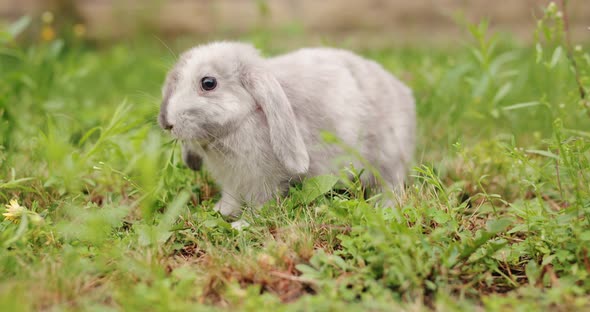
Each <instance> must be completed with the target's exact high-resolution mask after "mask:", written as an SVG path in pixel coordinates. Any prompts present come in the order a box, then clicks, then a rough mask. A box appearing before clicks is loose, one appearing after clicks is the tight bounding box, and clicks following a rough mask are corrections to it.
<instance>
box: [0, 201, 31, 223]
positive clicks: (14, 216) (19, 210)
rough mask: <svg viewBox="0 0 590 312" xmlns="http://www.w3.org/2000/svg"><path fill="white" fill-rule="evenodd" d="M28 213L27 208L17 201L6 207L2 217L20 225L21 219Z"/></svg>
mask: <svg viewBox="0 0 590 312" xmlns="http://www.w3.org/2000/svg"><path fill="white" fill-rule="evenodd" d="M26 211H27V208H25V207H23V206H21V205H19V203H18V202H17V201H16V199H13V200H11V201H10V203H9V204H8V205H6V212H5V213H3V214H2V215H3V216H4V219H5V220H9V221H12V222H14V223H18V221H19V220H20V218H21V217H22V215H23V213H25V212H26Z"/></svg>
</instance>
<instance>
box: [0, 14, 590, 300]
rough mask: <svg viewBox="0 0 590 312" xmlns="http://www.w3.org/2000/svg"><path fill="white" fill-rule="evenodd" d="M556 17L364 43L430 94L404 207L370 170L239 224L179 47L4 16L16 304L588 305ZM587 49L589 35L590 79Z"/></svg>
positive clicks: (4, 294)
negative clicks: (183, 108)
mask: <svg viewBox="0 0 590 312" xmlns="http://www.w3.org/2000/svg"><path fill="white" fill-rule="evenodd" d="M551 18H552V15H551V12H550V11H548V13H547V16H546V18H545V22H546V23H545V24H543V25H540V29H539V37H538V38H537V40H538V43H539V45H538V46H537V47H535V46H527V45H521V44H518V43H516V42H513V41H512V40H510V39H509V38H507V37H505V36H496V35H494V34H489V33H488V32H487V30H486V27H485V23H482V24H480V25H473V26H468V27H467V28H466V29H467V30H469V34H466V35H465V37H464V38H463V40H462V44H461V45H458V46H454V47H451V48H449V47H447V48H444V47H438V48H433V47H423V46H396V47H392V48H391V49H381V50H374V49H373V50H362V51H358V52H359V53H362V54H364V55H365V56H367V57H369V58H372V59H375V60H377V61H378V62H380V63H381V64H383V65H384V66H385V67H386V68H387V69H388V70H391V71H392V72H393V73H395V74H396V75H397V76H399V77H400V78H401V79H402V80H404V81H405V82H406V83H407V84H409V85H410V86H411V87H412V88H413V89H414V91H415V95H416V98H417V109H418V115H419V144H418V146H419V147H418V151H417V156H416V160H415V167H414V170H413V171H412V176H413V178H412V180H411V181H410V183H409V184H408V186H407V188H406V191H405V193H404V194H403V196H402V198H400V202H399V207H397V208H396V209H383V210H379V209H374V208H372V207H371V205H369V204H368V203H367V202H366V200H364V199H363V196H362V193H363V190H362V188H361V187H360V186H359V185H358V183H356V182H355V181H352V182H350V183H347V184H346V185H345V191H344V192H335V191H332V187H333V186H334V182H335V181H334V179H332V178H330V177H322V178H318V179H314V180H311V181H307V182H305V183H304V184H303V185H302V186H299V187H295V188H293V189H292V190H291V192H290V195H289V196H288V197H286V198H281V199H277V200H276V201H273V202H272V203H269V204H268V205H267V206H266V207H264V208H263V209H262V210H261V212H260V214H259V215H258V216H256V217H253V216H252V215H250V214H248V213H247V214H246V216H245V217H246V219H248V220H249V222H250V223H251V224H252V226H251V227H250V228H248V229H247V230H245V231H241V232H238V231H235V230H233V229H231V227H230V225H229V224H228V223H227V222H226V221H225V220H224V219H223V218H221V217H220V216H219V215H217V214H216V213H214V212H213V211H212V204H213V203H214V202H215V200H216V199H217V194H216V193H217V189H216V187H215V185H214V181H212V180H211V179H210V178H209V176H208V175H207V173H206V172H198V173H194V172H191V171H190V170H188V169H187V168H185V167H184V165H183V164H182V162H181V160H180V157H179V151H178V147H177V146H176V145H175V144H174V143H173V142H170V139H169V138H168V137H167V136H166V135H165V134H163V133H162V131H161V130H160V129H159V128H158V127H157V125H156V122H155V117H156V114H157V111H158V104H159V101H160V95H159V90H160V86H161V84H162V80H163V77H164V74H165V72H166V70H167V69H168V68H169V67H170V65H171V64H172V63H173V61H174V56H173V55H171V54H170V53H169V51H168V50H167V49H166V48H165V47H163V46H162V44H160V43H159V42H158V41H157V40H147V42H146V41H141V40H138V41H130V42H126V43H117V44H114V45H109V46H103V47H100V48H98V47H94V48H93V47H92V46H90V45H87V44H81V43H80V42H78V41H76V40H73V39H71V38H70V39H67V40H62V39H60V38H56V39H51V40H48V41H47V42H37V43H29V44H24V43H15V42H14V41H13V40H12V39H10V38H11V37H12V36H13V35H14V34H15V33H17V32H18V28H19V27H17V26H18V25H16V26H13V27H12V28H6V29H7V30H8V31H7V32H6V33H5V34H4V35H3V36H0V38H6V39H2V40H4V41H3V43H2V48H1V50H0V73H2V83H1V84H0V116H1V117H0V118H1V119H0V202H1V203H5V204H8V203H9V201H10V200H12V199H15V200H17V201H18V203H13V207H12V208H9V207H8V206H6V207H4V205H2V208H0V212H2V213H7V214H9V213H10V214H9V218H5V220H3V221H1V222H0V245H1V247H0V248H1V249H0V306H1V307H2V309H6V310H7V311H20V310H22V311H27V310H84V311H86V310H101V311H102V310H150V311H159V310H163V311H169V310H181V311H184V310H216V309H220V308H226V309H239V310H259V309H260V308H261V307H265V309H268V310H338V309H347V310H391V309H404V310H431V309H437V310H445V311H446V310H466V309H467V310H475V309H485V310H490V311H504V310H519V311H530V310H540V309H543V310H546V309H557V310H582V309H590V278H589V275H590V255H588V249H589V247H590V183H589V182H590V181H589V180H590V152H589V150H590V120H589V119H590V115H589V109H588V107H587V106H586V105H587V102H584V101H583V100H581V99H580V95H579V93H578V85H577V83H576V80H575V79H574V74H573V70H574V68H573V67H572V66H571V63H570V61H569V60H568V58H567V56H566V54H567V53H566V52H567V47H566V45H565V44H564V41H563V38H562V36H561V34H562V32H561V30H560V28H559V27H557V26H554V25H553V26H552V24H550V23H549V22H551V21H552V20H551ZM11 31H12V32H11ZM246 39H249V40H252V41H254V42H256V43H257V44H258V46H259V47H260V48H261V49H262V50H264V51H267V52H268V51H270V53H278V52H281V51H282V50H281V48H280V47H277V46H276V45H271V43H270V42H272V40H271V39H268V38H267V37H265V35H264V34H254V35H253V36H250V37H248V38H246ZM303 42H305V41H303ZM302 45H303V43H302ZM179 49H180V47H175V49H174V50H179ZM586 51H587V50H585V49H584V48H583V47H581V48H580V49H578V48H575V49H573V54H574V57H575V59H576V60H577V70H578V72H579V74H580V78H581V79H580V81H581V83H582V84H583V86H584V87H585V89H586V90H588V88H589V86H590V56H589V54H588V52H586ZM344 170H346V169H344ZM348 170H352V171H353V172H355V173H356V174H357V175H358V174H359V172H358V171H357V170H356V169H354V168H352V169H348Z"/></svg>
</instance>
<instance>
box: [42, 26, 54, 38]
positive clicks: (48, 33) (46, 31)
mask: <svg viewBox="0 0 590 312" xmlns="http://www.w3.org/2000/svg"><path fill="white" fill-rule="evenodd" d="M54 38H55V30H53V27H51V26H43V29H41V39H43V41H51V40H53V39H54Z"/></svg>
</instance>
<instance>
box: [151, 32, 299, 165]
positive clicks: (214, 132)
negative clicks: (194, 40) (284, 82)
mask: <svg viewBox="0 0 590 312" xmlns="http://www.w3.org/2000/svg"><path fill="white" fill-rule="evenodd" d="M162 93H163V102H162V106H161V108H160V115H159V118H158V120H159V123H160V126H161V127H162V128H164V129H166V130H170V133H171V134H172V136H174V137H175V138H177V139H179V140H182V141H185V142H191V143H192V142H194V143H198V144H201V145H205V144H208V143H210V142H213V141H216V140H222V139H223V138H224V137H226V136H227V135H229V134H231V133H235V132H236V131H239V129H240V126H241V124H242V122H243V121H244V120H246V119H247V118H248V117H251V116H253V114H261V115H262V116H263V118H264V119H265V121H266V122H261V125H260V129H261V131H268V132H269V137H270V142H268V143H270V144H271V145H272V150H273V152H274V154H275V156H276V157H277V159H278V160H279V161H280V162H281V163H282V164H283V166H284V167H285V169H286V170H287V171H289V172H290V173H293V174H300V173H304V172H306V171H307V169H308V166H309V155H308V153H307V150H306V147H305V144H304V142H303V139H302V138H301V135H300V132H299V129H298V127H297V121H296V120H295V115H294V113H293V109H292V107H291V104H290V103H289V101H288V99H287V96H286V95H285V93H284V91H283V89H282V87H281V85H280V84H279V82H278V81H277V80H276V79H275V78H274V76H273V75H272V73H270V72H269V71H268V70H266V69H265V66H264V60H263V59H262V58H261V57H260V56H259V53H258V51H257V50H256V49H255V48H254V47H252V46H251V45H247V44H242V43H230V42H219V43H213V44H208V45H204V46H199V47H196V48H193V49H191V50H189V51H187V52H185V53H184V54H183V55H182V56H181V58H180V60H179V61H178V63H177V64H176V65H175V66H174V68H173V69H172V70H171V71H170V72H169V74H168V76H167V78H166V82H165V84H164V88H163V92H162ZM262 121H264V120H262ZM243 135H244V136H246V135H248V134H247V133H244V134H243ZM250 135H251V137H244V140H243V142H252V140H254V136H255V134H254V133H251V134H250Z"/></svg>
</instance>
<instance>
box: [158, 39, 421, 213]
mask: <svg viewBox="0 0 590 312" xmlns="http://www.w3.org/2000/svg"><path fill="white" fill-rule="evenodd" d="M158 120H159V123H160V125H161V127H162V128H164V129H166V130H169V131H170V133H171V135H172V136H173V137H174V138H176V139H178V140H180V141H181V142H182V153H183V159H184V161H185V163H186V164H187V165H188V167H190V168H191V169H193V170H199V169H200V167H201V163H203V162H204V163H205V165H206V166H207V169H208V170H209V171H210V172H211V174H212V176H213V178H214V179H215V180H216V181H217V182H218V183H219V184H220V186H221V188H222V196H221V200H220V201H219V202H218V203H217V204H216V206H215V209H216V210H217V211H219V212H220V213H221V214H223V215H226V216H238V215H239V214H240V213H241V208H242V206H243V205H244V204H252V205H254V206H260V205H262V204H264V203H265V202H266V201H268V200H269V199H271V198H273V197H274V196H276V195H280V194H284V193H285V192H286V191H287V190H288V188H289V183H290V182H291V181H297V180H300V179H301V178H304V177H309V176H315V175H320V174H326V173H337V172H338V171H339V170H340V169H342V168H343V167H345V166H348V165H349V164H351V163H352V164H353V165H355V167H357V168H358V167H362V164H361V161H360V160H359V159H358V158H359V157H355V156H352V155H350V154H349V153H346V152H345V151H344V149H343V148H342V144H344V145H346V146H349V147H350V148H353V149H354V150H356V151H358V153H360V156H362V157H361V158H362V159H364V160H366V161H367V162H369V163H370V164H371V165H372V166H373V167H374V168H375V169H376V170H377V171H378V172H379V175H380V176H381V177H382V178H383V180H384V181H385V182H386V183H387V184H388V185H387V186H386V187H387V188H389V189H398V188H399V187H400V186H401V185H402V184H403V181H404V178H405V176H406V174H407V169H408V166H409V162H410V160H411V158H412V155H413V151H414V146H415V127H416V116H415V104H414V98H413V95H412V92H411V90H410V89H409V88H408V87H406V86H405V85H404V84H403V83H402V82H400V81H399V80H398V79H396V78H395V77H393V76H392V75H391V74H390V73H389V72H387V71H386V70H384V69H383V68H382V67H381V66H380V65H379V64H377V63H375V62H373V61H370V60H367V59H364V58H362V57H360V56H358V55H355V54H353V53H351V52H348V51H344V50H338V49H331V48H306V49H301V50H297V51H295V52H292V53H288V54H285V55H281V56H277V57H273V58H267V59H265V58H263V57H261V56H260V54H259V52H258V51H257V50H256V49H255V48H254V47H253V46H251V45H249V44H245V43H237V42H215V43H210V44H206V45H202V46H198V47H195V48H193V49H191V50H189V51H187V52H185V53H184V54H183V55H182V56H181V57H180V59H179V61H178V63H177V64H176V65H175V66H174V68H173V69H172V70H171V71H170V72H169V73H168V76H167V78H166V82H165V84H164V87H163V102H162V106H161V110H160V115H159V118H158ZM323 131H327V132H330V133H332V134H333V135H335V136H336V137H337V138H338V139H339V140H340V142H341V143H342V144H339V145H334V144H327V143H326V142H324V141H323V140H322V137H321V133H322V132H323ZM368 172H371V171H370V170H367V174H364V176H363V177H362V180H363V183H366V185H367V186H373V187H380V186H378V185H377V182H376V181H377V179H376V178H375V177H374V176H373V175H372V174H370V173H368Z"/></svg>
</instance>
